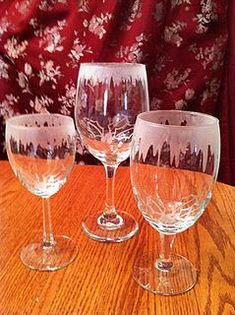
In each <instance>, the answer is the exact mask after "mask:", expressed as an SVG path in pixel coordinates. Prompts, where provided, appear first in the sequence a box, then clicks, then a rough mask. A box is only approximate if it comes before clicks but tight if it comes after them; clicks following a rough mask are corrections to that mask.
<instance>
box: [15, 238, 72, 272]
mask: <svg viewBox="0 0 235 315" xmlns="http://www.w3.org/2000/svg"><path fill="white" fill-rule="evenodd" d="M54 240H55V245H54V246H50V247H45V246H43V244H42V243H33V244H29V245H27V246H25V247H23V248H22V250H21V253H20V258H21V260H22V262H23V264H24V265H25V266H26V267H28V268H30V269H33V270H38V271H56V270H59V269H62V268H64V267H66V266H68V265H69V264H70V263H71V262H72V261H73V260H74V259H75V258H76V256H77V254H78V249H77V246H76V244H75V243H74V242H73V241H72V240H71V239H70V238H69V237H67V236H64V235H60V236H54Z"/></svg>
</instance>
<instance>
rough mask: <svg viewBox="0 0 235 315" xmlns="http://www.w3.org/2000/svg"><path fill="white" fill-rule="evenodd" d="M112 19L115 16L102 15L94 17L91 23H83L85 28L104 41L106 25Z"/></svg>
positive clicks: (85, 21) (109, 14)
mask: <svg viewBox="0 0 235 315" xmlns="http://www.w3.org/2000/svg"><path fill="white" fill-rule="evenodd" d="M112 18H113V15H112V14H111V13H101V15H100V17H98V16H96V15H93V16H92V18H91V20H90V21H87V20H84V21H83V26H84V27H86V28H88V30H89V31H90V32H91V33H93V34H94V35H96V36H98V37H99V39H102V38H103V36H104V34H106V30H105V27H104V24H108V22H109V21H110V20H111V19H112Z"/></svg>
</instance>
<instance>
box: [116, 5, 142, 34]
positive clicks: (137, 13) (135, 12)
mask: <svg viewBox="0 0 235 315" xmlns="http://www.w3.org/2000/svg"><path fill="white" fill-rule="evenodd" d="M141 9H142V4H141V1H140V0H136V1H135V2H134V3H133V5H132V6H131V7H130V9H129V10H127V11H126V12H125V13H124V16H123V18H122V20H123V21H124V22H123V23H122V24H121V26H120V30H125V31H129V30H130V29H131V27H132V24H133V22H134V21H135V20H137V19H139V18H141V17H142V13H141Z"/></svg>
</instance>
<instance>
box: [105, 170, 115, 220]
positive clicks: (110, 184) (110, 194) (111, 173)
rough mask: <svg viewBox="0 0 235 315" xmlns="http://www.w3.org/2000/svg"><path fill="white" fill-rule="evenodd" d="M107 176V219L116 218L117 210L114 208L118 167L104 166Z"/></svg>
mask: <svg viewBox="0 0 235 315" xmlns="http://www.w3.org/2000/svg"><path fill="white" fill-rule="evenodd" d="M104 168H105V174H106V200H105V209H104V216H105V217H107V218H108V217H114V216H116V209H115V206H114V184H115V174H116V170H117V165H114V166H113V165H107V164H105V165H104Z"/></svg>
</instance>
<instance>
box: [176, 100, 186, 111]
mask: <svg viewBox="0 0 235 315" xmlns="http://www.w3.org/2000/svg"><path fill="white" fill-rule="evenodd" d="M186 107H187V103H186V102H185V100H183V99H181V100H178V101H176V102H175V109H186Z"/></svg>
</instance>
